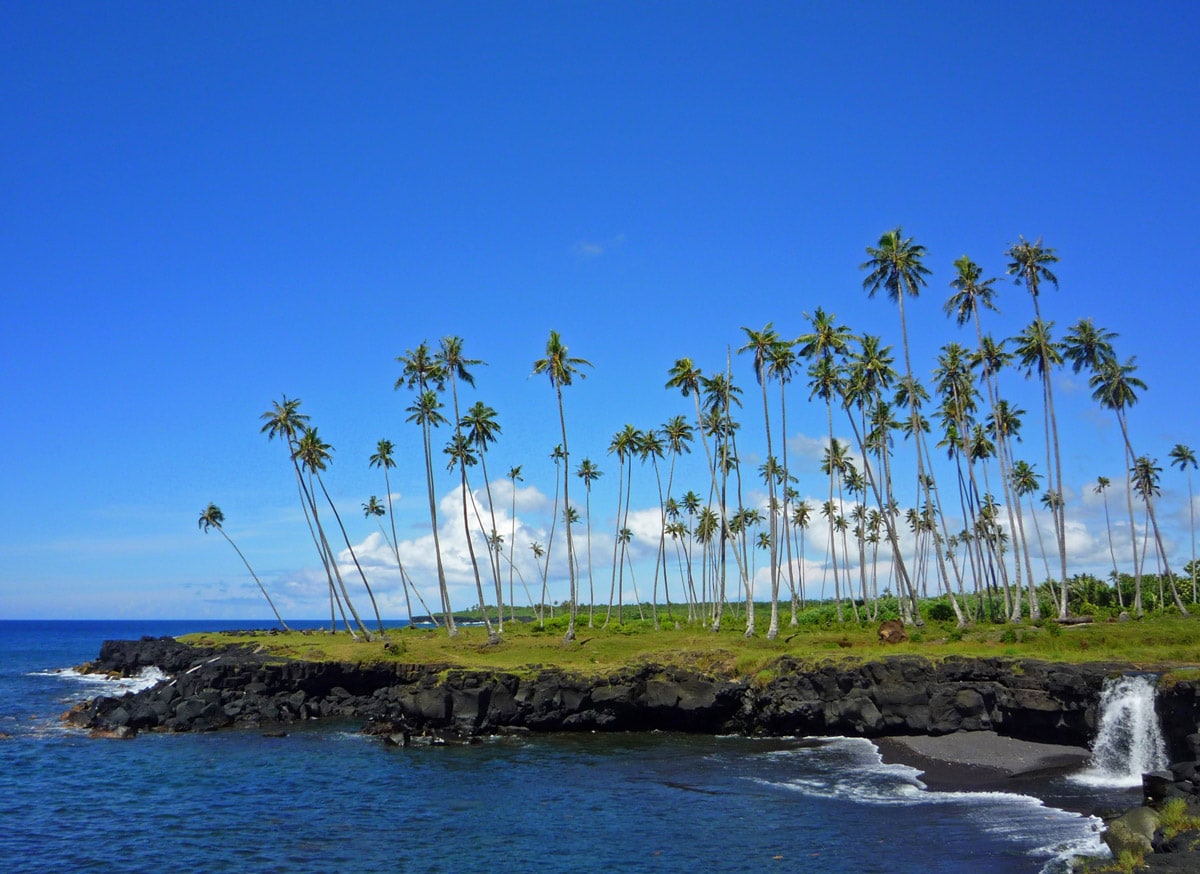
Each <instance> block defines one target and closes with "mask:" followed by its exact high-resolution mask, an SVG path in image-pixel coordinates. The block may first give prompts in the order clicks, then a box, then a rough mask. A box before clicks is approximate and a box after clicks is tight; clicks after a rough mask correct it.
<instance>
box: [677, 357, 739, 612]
mask: <svg viewBox="0 0 1200 874" xmlns="http://www.w3.org/2000/svg"><path fill="white" fill-rule="evenodd" d="M669 374H670V375H669V377H668V379H667V384H666V387H667V388H669V389H670V388H674V389H679V391H680V393H681V394H682V395H683V396H684V397H685V398H686V397H688V396H689V395H690V396H691V398H692V400H693V401H694V402H695V406H696V428H697V430H698V431H699V433H700V444H701V445H702V446H703V447H704V455H705V458H706V459H707V461H708V473H709V477H710V479H711V482H712V493H713V494H723V492H722V489H721V486H720V481H719V480H718V479H717V465H716V462H715V461H714V460H713V453H712V450H711V449H710V448H709V445H708V440H707V439H706V438H707V437H708V435H709V434H710V433H711V431H712V429H710V428H709V425H708V423H706V419H705V416H704V414H703V413H702V412H701V409H700V386H701V382H702V381H704V382H705V385H706V386H707V384H708V382H707V380H706V379H705V377H704V376H703V375H702V374H701V372H700V368H698V367H696V365H695V364H694V363H693V362H692V359H690V358H679V359H677V360H676V361H675V365H674V366H673V367H672V368H671V370H670V372H669ZM725 460H726V455H725V454H723V455H722V471H723V473H724V472H725V471H726V470H727V465H726V464H725V463H724V462H725ZM719 510H720V516H719V520H718V521H719V523H720V528H719V531H720V541H721V546H722V550H721V554H722V556H724V543H725V533H726V532H727V531H728V529H729V520H728V518H727V516H726V512H725V501H724V500H721V501H720V502H719ZM710 537H711V534H710ZM702 542H703V543H704V544H705V554H706V555H707V552H708V548H707V544H708V540H705V541H702ZM734 557H735V559H736V560H737V562H738V564H739V566H740V565H741V556H740V555H739V554H738V553H737V551H736V550H735V551H734ZM721 582H722V584H723V583H724V579H723V578H722V580H721ZM724 603H725V599H724V591H723V590H722V592H721V595H720V596H716V595H714V597H713V622H712V625H711V630H712V631H713V632H718V631H720V630H721V616H722V611H723V608H724Z"/></svg>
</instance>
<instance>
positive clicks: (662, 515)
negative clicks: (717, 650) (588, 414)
mask: <svg viewBox="0 0 1200 874" xmlns="http://www.w3.org/2000/svg"><path fill="white" fill-rule="evenodd" d="M636 451H637V455H638V458H639V459H641V462H642V464H645V463H646V460H647V459H649V460H650V466H651V467H653V468H654V484H655V486H656V487H657V488H658V523H659V528H658V552H657V555H656V556H655V559H654V589H653V596H652V597H651V599H650V614H651V617H652V618H653V620H654V627H655V628H656V629H657V628H658V572H659V570H660V568H661V570H662V572H663V594H664V598H665V600H666V603H667V617H668V618H670V616H671V590H670V587H669V586H668V585H667V579H666V570H667V551H666V547H667V503H666V497H665V496H664V495H663V484H662V472H661V471H660V470H659V468H658V460H659V459H660V458H662V457H663V455H664V454H665V452H666V448H665V445H664V444H663V439H662V435H661V434H659V432H658V431H657V430H656V429H654V428H648V429H646V430H645V431H643V432H642V435H641V438H640V439H639V440H638V442H637V447H636Z"/></svg>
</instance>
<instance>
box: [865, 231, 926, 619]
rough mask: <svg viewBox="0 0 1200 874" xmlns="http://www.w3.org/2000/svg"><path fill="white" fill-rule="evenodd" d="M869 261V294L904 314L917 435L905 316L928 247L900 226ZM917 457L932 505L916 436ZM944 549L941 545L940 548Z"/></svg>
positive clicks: (921, 484) (916, 426)
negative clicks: (881, 295) (883, 298)
mask: <svg viewBox="0 0 1200 874" xmlns="http://www.w3.org/2000/svg"><path fill="white" fill-rule="evenodd" d="M866 251H867V256H868V260H866V261H864V262H863V263H862V264H861V265H859V269H860V270H867V271H869V272H868V273H867V277H866V278H865V279H864V280H863V288H864V289H865V290H866V292H867V296H868V297H872V298H873V297H874V296H875V295H876V293H877V292H879V291H884V292H885V293H886V294H887V296H888V299H889V300H891V301H892V302H893V303H895V304H896V307H897V309H898V311H899V314H900V338H901V340H902V341H903V344H904V373H905V375H904V381H905V383H908V384H909V385H910V390H909V392H908V397H909V421H910V426H911V429H912V432H913V435H914V438H916V437H917V436H918V435H919V433H920V413H919V412H918V409H917V393H916V392H915V391H913V390H912V388H911V385H912V383H914V377H913V368H912V353H911V350H910V348H909V343H908V326H907V323H906V321H905V316H904V302H905V299H906V298H915V297H917V296H918V295H919V294H920V290H921V287H922V286H923V285H925V284H926V280H925V277H926V276H928V275H929V273H930V271H929V268H928V267H926V266H925V264H924V258H925V247H924V246H922V245H920V244H918V243H914V242H913V238H912V237H905V236H904V232H903V230H902V229H901V228H900V227H896V228H894V229H893V230H890V231H886V232H884V234H883V235H882V236H881V237H880V238H879V243H878V245H876V246H868V247H867V250H866ZM913 446H914V448H915V449H916V459H917V487H918V489H922V490H923V492H924V503H925V504H932V499H931V496H930V490H929V485H928V483H929V480H928V479H927V478H926V471H925V459H924V455H923V453H922V452H921V441H920V440H919V439H914V441H913ZM939 552H940V547H939ZM911 596H912V599H913V608H914V609H913V613H914V621H917V622H918V623H919V622H920V613H919V612H918V611H917V610H916V592H915V591H913V592H911Z"/></svg>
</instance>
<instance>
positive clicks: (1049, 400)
mask: <svg viewBox="0 0 1200 874" xmlns="http://www.w3.org/2000/svg"><path fill="white" fill-rule="evenodd" d="M1004 254H1005V256H1006V257H1007V258H1008V259H1009V263H1008V274H1009V275H1010V276H1012V277H1013V282H1015V283H1017V284H1018V285H1022V284H1023V285H1024V286H1025V290H1026V291H1028V292H1029V296H1030V298H1032V300H1033V314H1034V323H1033V325H1031V326H1030V328H1028V329H1026V331H1027V336H1026V339H1025V340H1024V341H1021V340H1020V338H1019V342H1028V341H1034V342H1035V343H1037V344H1039V345H1041V346H1042V356H1043V357H1044V358H1046V359H1049V358H1052V357H1054V356H1057V357H1058V361H1057V362H1055V361H1052V360H1042V361H1041V362H1040V364H1039V366H1038V374H1039V376H1040V377H1041V380H1042V396H1043V403H1044V406H1045V413H1046V431H1047V442H1048V443H1052V445H1053V463H1052V464H1051V461H1050V459H1051V454H1050V451H1049V450H1050V447H1049V446H1048V447H1047V464H1048V465H1049V467H1048V468H1047V472H1046V476H1047V480H1048V483H1049V486H1050V490H1051V491H1053V492H1056V493H1057V496H1058V497H1057V499H1056V500H1055V501H1053V503H1054V504H1055V505H1056V507H1057V508H1058V509H1057V510H1056V511H1055V513H1054V527H1055V534H1056V536H1057V538H1058V551H1059V559H1060V561H1061V569H1062V585H1061V587H1060V590H1059V591H1060V602H1059V612H1060V614H1062V615H1065V614H1066V606H1065V605H1066V591H1067V555H1066V520H1065V518H1064V516H1063V509H1064V506H1065V502H1064V501H1063V482H1062V459H1061V454H1060V452H1059V447H1058V424H1057V422H1056V420H1055V418H1054V396H1053V391H1052V390H1051V388H1050V373H1051V369H1052V366H1058V365H1061V364H1062V358H1061V353H1059V352H1058V351H1057V348H1056V347H1054V348H1053V350H1052V344H1051V342H1050V337H1049V332H1050V328H1051V327H1052V326H1053V322H1050V323H1044V322H1043V321H1042V308H1041V304H1040V302H1039V297H1040V295H1041V288H1042V284H1043V283H1049V284H1050V285H1053V286H1054V287H1055V288H1056V289H1057V288H1058V277H1057V276H1055V275H1054V273H1053V272H1052V271H1051V270H1050V266H1049V265H1051V264H1057V263H1058V255H1057V254H1055V250H1054V249H1052V248H1050V247H1049V246H1044V245H1042V238H1041V237H1038V238H1037V240H1035V241H1034V242H1032V243H1031V242H1030V241H1029V240H1026V239H1025V237H1024V236H1023V235H1022V236H1019V237H1018V241H1017V242H1016V243H1013V244H1012V245H1010V246H1009V247H1008V249H1006V250H1005V252H1004ZM1030 332H1032V333H1030ZM1038 334H1041V335H1042V336H1041V337H1040V339H1039V338H1038V337H1037V336H1036V335H1038ZM1018 354H1021V353H1020V351H1018ZM1022 357H1023V358H1024V356H1022ZM1023 364H1024V365H1025V366H1026V368H1027V371H1028V367H1029V363H1028V360H1024V361H1023Z"/></svg>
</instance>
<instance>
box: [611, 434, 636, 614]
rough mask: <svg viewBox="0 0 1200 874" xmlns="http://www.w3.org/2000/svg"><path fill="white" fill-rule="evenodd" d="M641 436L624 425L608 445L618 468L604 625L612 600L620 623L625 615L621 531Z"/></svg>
mask: <svg viewBox="0 0 1200 874" xmlns="http://www.w3.org/2000/svg"><path fill="white" fill-rule="evenodd" d="M641 439H642V432H641V431H639V430H638V429H637V428H635V427H633V425H630V424H626V425H625V427H624V428H622V429H621V430H620V431H618V432H617V433H616V434H614V435H613V437H612V440H611V441H610V442H609V444H608V452H609V454H610V455H616V456H617V463H618V465H619V468H618V471H617V515H616V531H615V532H614V534H613V560H612V581H611V583H610V584H609V589H608V612H607V613H606V614H605V617H604V624H605V625H607V624H608V622H609V620H611V619H612V607H613V601H614V600H616V602H617V621H618V622H621V621H623V618H624V608H625V599H624V595H625V551H626V547H627V546H628V544H629V540H630V538H624V539H622V538H621V537H620V533H621V531H623V530H628V523H629V498H630V496H629V493H630V491H631V490H632V485H633V464H632V462H631V461H630V459H631V458H632V456H633V454H634V453H635V452H637V447H638V443H639V441H640V440H641Z"/></svg>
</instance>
